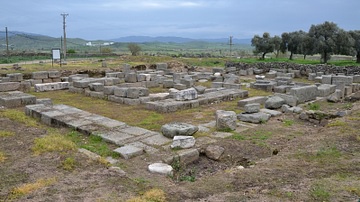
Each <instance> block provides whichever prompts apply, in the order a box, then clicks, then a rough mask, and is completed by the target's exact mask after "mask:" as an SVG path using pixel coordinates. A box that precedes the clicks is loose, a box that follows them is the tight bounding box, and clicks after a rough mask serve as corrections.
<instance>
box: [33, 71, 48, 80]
mask: <svg viewBox="0 0 360 202" xmlns="http://www.w3.org/2000/svg"><path fill="white" fill-rule="evenodd" d="M31 78H32V79H47V78H49V73H48V72H47V71H39V72H33V73H32V74H31Z"/></svg>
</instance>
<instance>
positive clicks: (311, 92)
mask: <svg viewBox="0 0 360 202" xmlns="http://www.w3.org/2000/svg"><path fill="white" fill-rule="evenodd" d="M290 95H293V96H295V97H296V98H297V99H298V102H299V103H305V102H308V101H311V100H315V99H316V97H317V96H318V90H317V87H316V86H315V85H310V86H302V87H296V88H292V89H291V90H290Z"/></svg>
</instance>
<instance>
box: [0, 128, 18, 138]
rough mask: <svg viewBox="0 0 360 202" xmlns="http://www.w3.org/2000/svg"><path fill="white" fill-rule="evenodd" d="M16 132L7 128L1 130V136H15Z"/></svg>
mask: <svg viewBox="0 0 360 202" xmlns="http://www.w3.org/2000/svg"><path fill="white" fill-rule="evenodd" d="M14 135H15V133H14V132H12V131H7V130H0V137H10V136H14Z"/></svg>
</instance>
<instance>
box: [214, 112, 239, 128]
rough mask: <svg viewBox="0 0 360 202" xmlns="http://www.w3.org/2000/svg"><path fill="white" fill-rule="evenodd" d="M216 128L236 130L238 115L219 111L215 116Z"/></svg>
mask: <svg viewBox="0 0 360 202" xmlns="http://www.w3.org/2000/svg"><path fill="white" fill-rule="evenodd" d="M215 119H216V128H217V129H218V130H224V129H230V130H235V129H236V113H235V112H233V111H223V110H217V111H216V114H215Z"/></svg>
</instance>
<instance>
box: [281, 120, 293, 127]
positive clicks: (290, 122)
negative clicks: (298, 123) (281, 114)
mask: <svg viewBox="0 0 360 202" xmlns="http://www.w3.org/2000/svg"><path fill="white" fill-rule="evenodd" d="M283 122H284V126H286V127H290V126H292V125H294V123H295V121H294V120H290V119H285V120H284V121H283Z"/></svg>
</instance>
